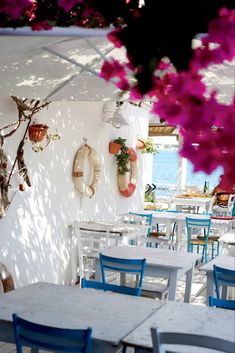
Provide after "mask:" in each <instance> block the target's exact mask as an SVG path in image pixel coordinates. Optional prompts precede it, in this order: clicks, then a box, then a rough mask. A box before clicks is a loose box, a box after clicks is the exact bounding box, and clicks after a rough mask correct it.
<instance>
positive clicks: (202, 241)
mask: <svg viewBox="0 0 235 353" xmlns="http://www.w3.org/2000/svg"><path fill="white" fill-rule="evenodd" d="M213 241H214V240H209V239H208V243H209V244H211V243H213ZM190 244H191V245H206V240H205V239H203V237H202V238H200V239H191V240H190Z"/></svg>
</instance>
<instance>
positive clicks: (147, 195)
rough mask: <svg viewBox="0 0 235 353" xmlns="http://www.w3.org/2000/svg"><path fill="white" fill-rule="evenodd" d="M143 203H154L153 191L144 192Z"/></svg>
mask: <svg viewBox="0 0 235 353" xmlns="http://www.w3.org/2000/svg"><path fill="white" fill-rule="evenodd" d="M144 201H145V202H153V203H154V202H155V192H154V191H150V192H146V193H145V195H144Z"/></svg>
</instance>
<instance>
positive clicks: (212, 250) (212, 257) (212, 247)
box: [211, 242, 215, 260]
mask: <svg viewBox="0 0 235 353" xmlns="http://www.w3.org/2000/svg"><path fill="white" fill-rule="evenodd" d="M214 257H215V255H214V242H212V244H211V259H212V260H213V259H214Z"/></svg>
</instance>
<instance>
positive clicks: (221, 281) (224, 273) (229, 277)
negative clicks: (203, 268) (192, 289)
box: [213, 265, 235, 299]
mask: <svg viewBox="0 0 235 353" xmlns="http://www.w3.org/2000/svg"><path fill="white" fill-rule="evenodd" d="M213 269H214V281H215V290H216V295H217V298H218V299H220V289H219V286H220V285H222V286H227V287H235V271H234V270H228V269H226V268H223V267H219V266H216V265H214V266H213Z"/></svg>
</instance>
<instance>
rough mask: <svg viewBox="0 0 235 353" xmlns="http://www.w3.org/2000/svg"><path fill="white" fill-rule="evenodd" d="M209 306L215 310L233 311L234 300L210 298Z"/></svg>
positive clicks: (234, 307) (234, 308)
mask: <svg viewBox="0 0 235 353" xmlns="http://www.w3.org/2000/svg"><path fill="white" fill-rule="evenodd" d="M209 306H216V308H223V309H231V310H235V300H227V299H217V298H214V297H211V296H210V297H209Z"/></svg>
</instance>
